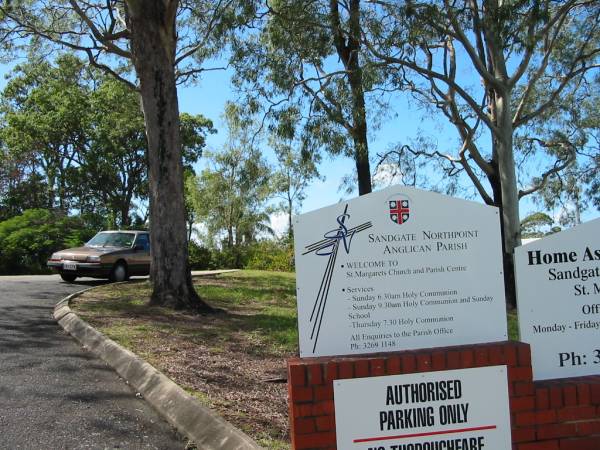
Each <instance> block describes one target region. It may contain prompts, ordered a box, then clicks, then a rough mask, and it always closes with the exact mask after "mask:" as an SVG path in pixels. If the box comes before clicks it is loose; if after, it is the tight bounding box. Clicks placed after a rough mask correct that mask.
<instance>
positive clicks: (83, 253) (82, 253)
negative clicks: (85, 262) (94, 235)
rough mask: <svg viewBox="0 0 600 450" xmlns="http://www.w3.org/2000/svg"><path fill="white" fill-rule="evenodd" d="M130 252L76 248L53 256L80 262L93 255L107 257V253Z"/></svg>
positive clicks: (109, 248) (117, 248) (111, 248)
mask: <svg viewBox="0 0 600 450" xmlns="http://www.w3.org/2000/svg"><path fill="white" fill-rule="evenodd" d="M122 250H128V248H127V247H75V248H67V249H65V250H61V251H59V252H56V253H54V255H53V256H55V257H57V258H60V259H74V260H80V259H82V258H83V259H85V258H86V257H87V256H91V255H106V254H107V253H113V252H117V251H122Z"/></svg>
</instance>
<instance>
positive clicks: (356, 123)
mask: <svg viewBox="0 0 600 450" xmlns="http://www.w3.org/2000/svg"><path fill="white" fill-rule="evenodd" d="M338 8H339V5H338V0H330V2H329V10H330V20H331V24H332V29H333V33H334V44H335V48H336V50H337V54H338V56H339V57H340V59H341V61H342V63H343V64H344V67H345V68H346V70H347V71H348V84H349V86H350V93H351V96H352V132H351V134H352V140H353V143H354V162H355V164H356V175H357V178H358V195H365V194H368V193H370V192H371V191H372V186H371V167H370V162H369V143H368V139H367V113H366V109H365V92H364V89H363V74H362V67H361V66H360V61H359V53H360V39H361V35H360V31H361V28H360V0H351V1H350V10H349V13H350V16H349V19H348V37H347V38H346V37H345V36H344V31H343V29H342V26H341V23H340V14H339V10H338Z"/></svg>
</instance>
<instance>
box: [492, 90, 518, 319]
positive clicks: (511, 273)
mask: <svg viewBox="0 0 600 450" xmlns="http://www.w3.org/2000/svg"><path fill="white" fill-rule="evenodd" d="M496 113H497V125H498V129H499V132H498V136H497V138H496V141H497V142H496V146H497V151H496V156H497V158H498V159H497V163H498V180H499V184H500V186H499V187H500V196H501V199H500V214H501V219H502V220H501V227H502V250H503V262H504V286H505V290H506V303H507V304H508V305H509V306H510V307H515V306H516V304H517V300H516V285H515V269H514V252H515V248H516V247H518V246H519V245H521V230H520V221H519V193H518V188H517V175H516V172H515V159H514V153H513V123H512V112H511V108H510V90H508V91H507V92H506V93H505V94H504V95H502V96H500V95H498V98H497V99H496Z"/></svg>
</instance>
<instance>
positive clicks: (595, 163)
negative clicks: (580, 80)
mask: <svg viewBox="0 0 600 450" xmlns="http://www.w3.org/2000/svg"><path fill="white" fill-rule="evenodd" d="M599 88H600V76H596V77H595V78H594V79H592V80H586V83H585V84H584V85H583V86H582V88H581V89H580V90H579V91H578V92H577V95H576V96H574V97H573V98H572V101H570V102H569V103H563V104H561V105H560V106H559V108H556V109H558V110H559V111H556V112H555V113H554V114H552V113H550V114H545V115H544V116H542V117H541V118H540V119H539V120H538V121H537V122H538V123H537V127H536V131H537V132H538V133H539V134H540V135H542V136H544V137H545V142H546V141H554V142H568V143H569V145H570V146H571V148H572V149H573V151H574V152H575V154H576V156H577V158H576V160H575V161H573V163H572V164H571V165H570V166H569V167H568V168H567V169H566V170H564V171H562V172H557V173H555V174H553V175H552V176H551V177H549V179H548V182H547V183H546V184H545V185H544V187H543V188H542V189H541V190H540V191H539V192H538V193H537V194H539V195H537V199H538V200H539V202H540V203H542V204H543V205H544V206H545V207H546V208H549V209H556V208H560V221H561V223H562V224H563V225H577V224H579V223H581V220H582V219H581V215H582V214H583V212H585V211H586V210H589V209H592V208H595V209H596V211H600V112H599V111H598V104H599V103H600V93H599V92H598V89H599ZM523 140H524V142H525V143H526V144H527V145H530V146H531V145H536V144H537V140H535V139H523ZM550 151H553V152H557V151H560V148H551V149H550Z"/></svg>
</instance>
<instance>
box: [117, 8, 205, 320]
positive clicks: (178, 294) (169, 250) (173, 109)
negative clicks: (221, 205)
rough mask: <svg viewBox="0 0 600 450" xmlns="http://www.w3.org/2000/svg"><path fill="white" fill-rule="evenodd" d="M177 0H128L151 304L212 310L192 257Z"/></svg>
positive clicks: (202, 310)
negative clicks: (142, 144)
mask: <svg viewBox="0 0 600 450" xmlns="http://www.w3.org/2000/svg"><path fill="white" fill-rule="evenodd" d="M177 6H178V2H177V1H176V0H171V1H169V0H152V1H151V0H127V21H128V28H129V29H130V30H131V53H132V56H133V63H134V65H135V69H136V72H137V76H138V78H139V80H140V90H141V97H142V105H143V110H144V120H145V125H146V136H147V139H148V179H149V191H150V192H149V194H150V195H149V197H150V231H151V233H150V240H151V249H152V250H151V253H152V265H151V279H152V283H153V291H152V296H151V299H150V304H151V305H160V306H167V307H172V308H176V309H191V310H196V311H201V312H209V311H212V308H211V307H210V306H209V305H207V304H206V303H205V302H203V301H202V300H201V299H200V298H199V297H198V294H197V293H196V291H195V289H194V287H193V284H192V278H191V273H190V268H189V262H188V241H187V233H186V220H185V202H184V194H183V164H182V151H181V140H180V135H179V107H178V102H177V87H176V84H175V71H174V62H175V48H176V39H177V38H176V29H175V23H176V14H177Z"/></svg>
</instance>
